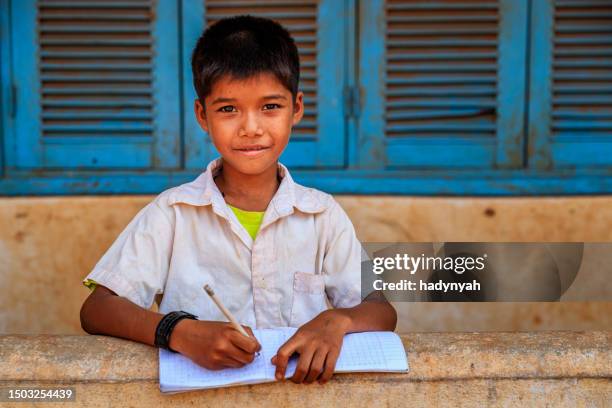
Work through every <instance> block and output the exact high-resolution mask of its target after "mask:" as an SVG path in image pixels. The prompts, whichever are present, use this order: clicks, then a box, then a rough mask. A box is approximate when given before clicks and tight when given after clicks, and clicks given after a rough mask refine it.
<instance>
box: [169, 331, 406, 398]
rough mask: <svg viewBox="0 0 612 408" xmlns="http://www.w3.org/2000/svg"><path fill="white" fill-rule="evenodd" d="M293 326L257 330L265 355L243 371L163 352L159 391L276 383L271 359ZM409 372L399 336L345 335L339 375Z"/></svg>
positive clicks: (291, 370) (292, 366)
mask: <svg viewBox="0 0 612 408" xmlns="http://www.w3.org/2000/svg"><path fill="white" fill-rule="evenodd" d="M296 330H297V329H296V328H293V327H283V328H276V329H262V330H253V333H254V334H255V337H257V340H259V343H260V344H261V353H260V355H259V356H258V357H256V358H255V360H254V361H253V362H252V363H251V364H248V365H246V366H244V367H241V368H226V369H223V370H218V371H212V370H207V369H206V368H204V367H201V366H199V365H197V364H196V363H194V362H192V361H191V360H190V359H189V358H187V357H185V356H183V355H182V354H179V353H173V352H171V351H168V350H164V349H159V388H160V390H161V392H163V393H176V392H181V391H189V390H197V389H203V388H217V387H229V386H233V385H242V384H257V383H263V382H272V381H275V379H274V372H275V369H276V367H275V366H274V365H273V364H272V363H270V359H271V358H272V357H273V356H274V355H275V354H276V352H277V350H278V349H279V347H280V346H281V345H283V343H285V341H287V340H288V339H289V338H290V337H291V336H292V335H293V334H294V333H295V331H296ZM296 364H297V358H295V357H294V358H292V359H291V360H289V365H288V366H287V371H286V373H285V377H287V378H288V377H291V376H292V375H293V373H294V371H295V366H296ZM374 371H378V372H408V360H407V358H406V352H405V351H404V346H403V345H402V341H401V339H400V338H399V336H398V335H397V334H395V333H393V332H364V333H351V334H347V335H346V336H344V341H343V344H342V350H341V351H340V356H339V357H338V361H337V362H336V369H335V370H334V372H336V373H347V372H374Z"/></svg>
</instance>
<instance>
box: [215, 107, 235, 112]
mask: <svg viewBox="0 0 612 408" xmlns="http://www.w3.org/2000/svg"><path fill="white" fill-rule="evenodd" d="M226 108H229V109H230V110H226ZM231 109H234V107H233V106H232V105H227V106H223V107H221V108H219V109H218V112H225V113H231V112H232V110H231Z"/></svg>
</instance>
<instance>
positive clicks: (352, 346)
mask: <svg viewBox="0 0 612 408" xmlns="http://www.w3.org/2000/svg"><path fill="white" fill-rule="evenodd" d="M356 371H368V372H406V371H408V359H407V357H406V351H405V350H404V345H403V344H402V340H401V339H400V337H399V336H398V335H397V334H395V333H393V332H384V331H381V332H364V333H350V334H347V335H346V336H344V340H343V343H342V350H341V351H340V356H339V357H338V361H337V362H336V368H335V370H334V372H336V373H341V372H345V373H346V372H356Z"/></svg>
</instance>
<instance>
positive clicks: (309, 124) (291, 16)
mask: <svg viewBox="0 0 612 408" xmlns="http://www.w3.org/2000/svg"><path fill="white" fill-rule="evenodd" d="M344 7H345V5H344V2H342V1H335V0H320V1H317V0H305V1H302V0H299V1H295V0H294V1H290V0H284V1H259V0H206V1H202V0H183V24H184V35H183V37H184V43H183V53H184V55H186V56H190V55H191V52H192V50H193V47H194V46H195V42H196V40H197V38H198V36H199V35H200V34H201V33H202V30H203V29H204V27H205V26H208V25H210V24H213V23H214V22H216V21H218V20H219V19H221V18H224V17H229V16H234V15H241V14H250V15H253V16H258V17H267V18H271V19H273V20H275V21H278V22H279V23H281V24H282V25H283V26H284V27H286V28H287V29H288V30H289V32H290V33H291V35H292V36H293V38H294V39H295V41H296V44H297V47H298V51H299V54H300V67H301V71H300V84H299V89H300V90H301V91H303V92H304V102H305V114H304V117H303V118H302V120H301V122H300V123H299V124H298V125H297V126H296V127H294V129H293V132H292V136H291V139H290V141H289V145H288V146H287V148H286V150H285V152H284V153H283V155H282V156H281V158H280V160H281V161H282V162H283V163H284V164H286V165H288V166H290V167H292V168H298V167H302V168H313V167H316V168H323V167H330V168H331V167H339V166H343V165H344V160H345V154H344V150H345V149H344V146H345V123H344V106H343V94H342V92H343V86H344V76H345V63H346V57H345V55H344V50H345V47H344V41H345V26H344V24H345V23H346V22H345V21H344V19H339V16H342V15H343V12H344ZM201 16H203V17H201ZM188 62H189V61H188V59H187V57H186V59H185V65H186V66H185V68H184V70H183V77H184V81H183V83H184V94H185V106H186V109H185V117H184V123H185V132H186V133H185V140H186V142H185V145H186V146H185V149H186V151H185V153H186V160H185V163H186V166H187V168H202V167H203V166H205V165H206V162H207V161H208V160H210V159H212V158H214V157H215V156H217V155H218V153H217V152H216V149H215V148H214V146H213V144H212V143H211V141H210V139H209V137H208V135H207V134H205V132H204V131H203V130H202V129H201V128H200V127H199V126H198V124H197V122H196V121H195V117H194V113H193V103H194V100H195V98H196V94H195V91H194V90H193V85H192V75H191V71H190V69H191V67H190V66H189V63H188Z"/></svg>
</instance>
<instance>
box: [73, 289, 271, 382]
mask: <svg viewBox="0 0 612 408" xmlns="http://www.w3.org/2000/svg"><path fill="white" fill-rule="evenodd" d="M80 315H81V327H82V328H83V330H85V331H86V332H87V333H89V334H104V335H108V336H113V337H120V338H124V339H128V340H133V341H137V342H139V343H144V344H147V345H149V346H154V345H155V330H156V328H157V325H158V323H159V321H160V320H161V319H162V317H163V316H164V315H163V314H161V313H156V312H153V311H151V310H148V309H144V308H142V307H140V306H138V305H136V304H135V303H132V302H130V301H129V300H128V299H126V298H124V297H121V296H117V294H116V293H115V292H113V291H112V290H110V289H108V288H106V287H104V286H101V285H99V284H98V285H97V286H96V288H95V290H94V291H93V292H92V293H91V294H90V295H89V297H88V298H87V299H86V300H85V302H84V303H83V306H82V307H81V313H80ZM245 329H246V330H247V332H249V334H250V335H251V337H250V338H249V337H245V336H244V335H242V334H240V332H239V331H237V330H236V329H234V328H233V327H232V325H231V324H229V323H225V322H213V321H200V320H191V319H182V320H181V321H179V322H178V323H177V325H176V326H175V327H174V330H173V331H172V334H171V335H170V342H169V346H170V348H171V349H172V350H176V351H178V352H179V353H181V354H183V355H185V356H187V357H188V358H190V359H191V360H192V361H194V362H195V363H196V364H199V365H201V366H202V367H206V368H208V369H211V370H217V369H221V368H225V367H242V366H243V365H245V364H248V363H250V362H252V361H253V359H254V357H255V354H254V353H255V352H256V351H258V350H259V349H261V346H260V345H259V343H257V341H256V340H254V336H253V332H252V331H251V329H250V328H249V327H246V326H245Z"/></svg>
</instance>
